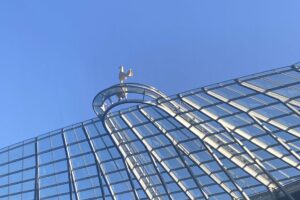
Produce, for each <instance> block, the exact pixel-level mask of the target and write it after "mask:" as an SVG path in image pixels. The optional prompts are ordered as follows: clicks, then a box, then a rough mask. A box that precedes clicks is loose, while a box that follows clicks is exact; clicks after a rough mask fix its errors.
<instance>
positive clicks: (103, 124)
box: [101, 116, 150, 198]
mask: <svg viewBox="0 0 300 200" xmlns="http://www.w3.org/2000/svg"><path fill="white" fill-rule="evenodd" d="M105 120H106V116H104V118H103V119H102V120H101V121H102V126H103V128H104V130H105V131H106V132H107V135H108V136H109V137H110V139H111V141H112V142H113V143H114V144H115V146H116V147H118V146H119V145H118V143H117V142H116V141H115V140H114V139H113V136H112V135H111V134H109V133H110V131H109V130H108V128H107V126H106V123H105ZM108 120H109V119H108ZM116 149H117V151H118V152H119V154H120V156H121V160H122V161H123V163H124V166H125V167H126V168H127V170H125V171H126V174H127V176H128V179H129V182H130V184H131V187H132V190H135V188H134V184H133V182H132V180H131V179H130V174H129V169H128V167H129V168H130V166H127V162H126V158H127V157H128V155H125V156H124V155H123V154H122V152H121V151H120V149H119V148H116ZM133 169H134V168H133ZM133 169H132V170H133ZM132 174H133V175H134V176H136V175H135V174H134V173H132ZM135 178H136V179H137V180H139V179H138V177H135ZM138 183H139V184H140V182H139V181H138ZM140 187H141V188H142V189H143V187H142V186H141V184H140ZM144 191H145V194H146V195H147V196H148V194H147V192H146V190H144ZM148 197H149V196H148ZM149 198H150V197H149Z"/></svg>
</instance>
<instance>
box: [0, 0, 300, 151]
mask: <svg viewBox="0 0 300 200" xmlns="http://www.w3.org/2000/svg"><path fill="white" fill-rule="evenodd" d="M299 10H300V1H299V0H294V1H291V0H284V1H282V0H281V1H279V0H248V1H246V0H244V1H241V0H226V1H220V0H219V1H216V0H188V1H187V0H181V1H178V0H151V1H145V0H144V1H142V0H119V1H115V0H109V1H102V0H86V1H82V0H72V1H71V0H48V1H46V0H43V1H41V0H30V1H28V0H1V1H0V69H1V70H0V91H1V96H0V112H1V115H0V126H1V132H0V136H1V140H0V148H1V147H5V146H8V145H10V144H13V143H16V142H19V141H22V140H24V139H28V138H31V137H33V136H37V135H39V134H42V133H46V132H49V131H51V130H54V129H58V128H62V127H64V126H67V125H71V124H73V123H76V122H80V121H83V120H86V119H90V118H93V117H94V116H95V115H94V113H93V110H92V108H91V102H92V99H93V97H94V96H95V95H96V93H97V92H98V91H100V90H102V89H104V88H106V87H108V86H110V85H112V84H115V83H117V81H118V79H117V73H118V67H119V65H120V64H123V65H125V66H126V67H132V68H133V70H134V73H135V77H134V78H132V79H131V81H133V82H140V83H146V84H150V85H153V86H155V87H157V88H159V89H160V90H162V91H163V92H165V93H166V94H175V93H178V92H182V91H185V90H189V89H192V88H197V87H200V86H205V85H208V84H211V83H216V82H220V81H224V80H228V79H231V78H236V77H239V76H243V75H248V74H251V73H256V72H260V71H264V70H268V69H272V68H276V67H282V66H286V65H290V64H293V63H295V62H298V61H300V15H299Z"/></svg>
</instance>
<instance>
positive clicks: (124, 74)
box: [119, 65, 133, 84]
mask: <svg viewBox="0 0 300 200" xmlns="http://www.w3.org/2000/svg"><path fill="white" fill-rule="evenodd" d="M132 76H133V71H132V69H129V70H128V71H127V72H124V66H123V65H121V66H120V72H119V80H120V83H121V84H122V83H124V81H125V80H126V79H127V78H128V77H132Z"/></svg>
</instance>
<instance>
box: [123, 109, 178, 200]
mask: <svg viewBox="0 0 300 200" xmlns="http://www.w3.org/2000/svg"><path fill="white" fill-rule="evenodd" d="M120 116H121V120H123V122H124V123H125V124H127V125H128V123H127V122H126V121H124V119H123V118H122V115H121V114H120ZM128 127H130V126H129V125H128ZM130 130H132V129H131V128H130ZM132 131H133V130H132ZM133 133H134V131H133ZM141 144H142V145H143V146H144V148H145V149H146V150H147V147H146V146H145V144H144V143H143V142H141ZM146 153H147V154H148V155H149V157H150V159H151V163H152V165H153V167H154V170H155V171H156V173H157V175H158V177H159V179H160V181H161V183H162V184H161V185H162V186H163V188H164V190H165V192H166V194H168V197H169V199H171V198H170V194H169V191H168V190H167V187H166V184H165V181H164V179H163V177H162V176H161V175H160V173H159V171H158V170H157V168H156V167H155V166H156V162H155V158H153V157H152V155H151V153H152V151H150V152H149V151H146ZM175 182H176V181H175ZM176 184H177V183H176ZM178 187H179V188H180V186H178Z"/></svg>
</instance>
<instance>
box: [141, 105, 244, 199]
mask: <svg viewBox="0 0 300 200" xmlns="http://www.w3.org/2000/svg"><path fill="white" fill-rule="evenodd" d="M140 112H141V113H142V114H143V115H144V116H145V117H147V119H148V120H149V121H150V122H152V123H153V124H154V125H155V126H156V127H157V128H158V129H160V128H159V127H158V126H157V124H156V123H155V122H154V121H151V119H150V118H149V116H148V115H146V111H144V110H143V109H140ZM144 112H145V113H144ZM170 123H172V122H170ZM165 133H167V131H165ZM166 135H168V134H166ZM168 137H169V136H168ZM169 140H170V139H169ZM170 141H171V140H170ZM172 143H174V142H172ZM202 143H203V146H204V147H205V148H206V150H207V147H206V145H205V144H204V142H202ZM177 145H178V143H177V144H175V143H174V146H176V147H177ZM177 148H178V149H179V150H180V151H182V152H183V153H184V154H185V155H187V156H188V157H189V158H190V159H191V161H192V162H193V163H194V164H195V165H196V166H199V165H198V164H197V163H196V162H195V161H194V159H193V158H191V157H190V154H191V153H192V152H190V153H189V154H186V152H184V151H183V150H182V149H180V147H177ZM213 161H214V160H210V161H209V162H213ZM202 163H203V162H202ZM199 167H200V166H199ZM200 168H201V169H202V167H200ZM221 169H222V167H221ZM202 170H203V169H202ZM204 173H206V172H205V171H204ZM211 173H216V172H211ZM225 174H227V173H226V172H225ZM206 175H207V176H209V174H207V173H206ZM209 177H210V176H209ZM210 178H212V180H214V181H215V182H216V180H215V179H214V178H213V177H210ZM216 183H217V184H219V183H218V182H216ZM220 183H222V181H220ZM224 184H225V183H224ZM233 184H234V185H235V183H233ZM219 185H220V184H219ZM220 186H221V185H220ZM221 187H222V188H223V186H221ZM223 189H224V190H225V191H226V188H223ZM237 189H238V190H239V188H237ZM226 192H228V193H229V194H230V195H231V196H233V195H232V194H231V193H232V192H229V191H226ZM241 194H242V196H244V194H243V193H241ZM233 197H234V196H233ZM246 199H247V198H246Z"/></svg>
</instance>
